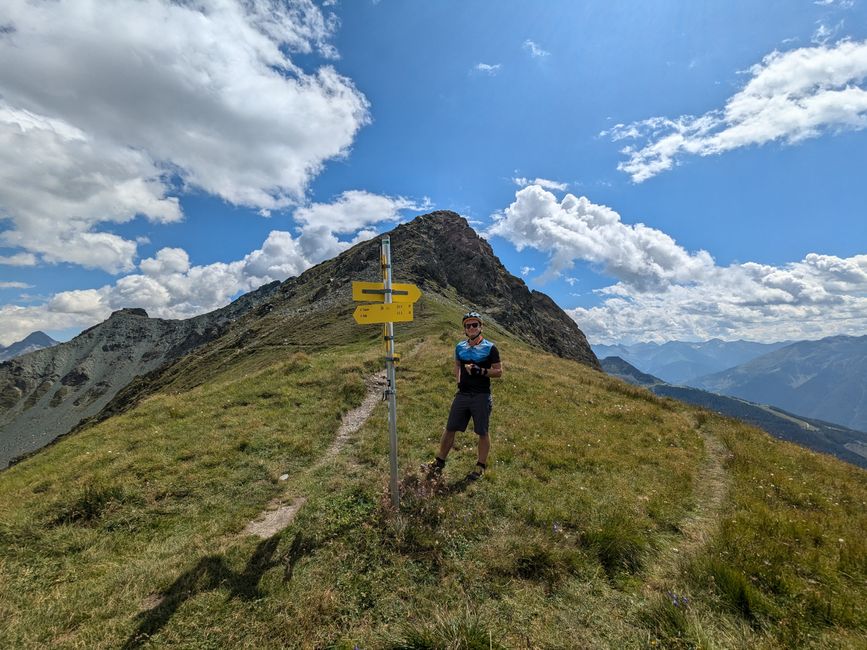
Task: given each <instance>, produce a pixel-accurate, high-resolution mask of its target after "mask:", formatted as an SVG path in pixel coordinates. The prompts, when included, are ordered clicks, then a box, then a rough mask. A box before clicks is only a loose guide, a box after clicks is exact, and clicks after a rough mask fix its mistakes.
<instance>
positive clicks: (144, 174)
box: [0, 0, 369, 272]
mask: <svg viewBox="0 0 867 650" xmlns="http://www.w3.org/2000/svg"><path fill="white" fill-rule="evenodd" d="M0 25H3V26H4V28H3V30H2V32H0V60H2V61H3V65H2V66H0V102H2V103H0V217H2V218H5V219H7V220H9V221H10V222H11V228H8V229H7V230H5V231H3V232H2V233H0V238H2V239H0V244H2V245H4V246H9V247H18V248H21V249H23V250H24V251H26V252H28V253H31V254H35V255H38V256H40V257H41V258H42V259H43V260H45V261H48V262H59V261H67V262H72V263H76V264H81V265H84V266H89V267H98V268H102V269H104V270H106V271H109V272H126V271H129V270H131V269H132V268H133V267H134V261H135V254H136V242H134V241H129V240H125V239H122V238H121V237H119V236H117V235H114V234H111V233H109V232H104V231H103V230H102V229H103V228H104V224H106V223H122V222H125V221H129V220H131V219H133V218H135V217H136V216H144V217H146V218H148V219H150V220H152V221H156V222H168V221H175V220H177V219H180V218H181V217H182V215H181V211H180V208H179V205H178V201H177V198H176V197H174V196H172V195H173V194H177V193H178V192H179V191H182V190H185V189H187V188H193V189H198V190H202V191H204V192H207V193H209V194H212V195H215V196H218V197H220V198H222V199H224V200H226V201H228V202H230V203H233V204H236V205H242V206H248V207H252V208H257V209H260V210H264V211H268V210H272V209H279V208H285V207H287V206H291V205H294V204H298V203H303V200H304V194H305V191H306V189H307V186H308V184H309V182H310V181H311V179H312V178H313V177H315V176H316V175H317V174H318V173H319V172H320V170H321V169H322V166H323V165H324V164H325V162H326V161H328V160H329V159H333V158H336V157H340V156H344V155H346V153H347V152H348V148H349V146H350V145H351V144H352V141H353V139H354V137H355V134H356V133H357V131H358V130H359V128H361V126H363V125H364V124H365V123H367V121H368V120H369V115H368V103H367V100H366V99H365V98H364V96H363V95H362V94H361V93H360V92H359V91H358V90H357V89H356V88H355V86H354V84H353V83H352V82H351V81H350V80H349V79H347V78H346V77H344V76H342V75H340V74H339V73H338V72H337V71H336V70H335V69H334V67H332V66H331V65H330V64H323V65H321V66H320V67H318V68H317V69H315V70H312V71H305V70H303V69H301V68H300V67H299V66H298V65H296V64H295V63H294V62H293V60H292V56H293V55H295V54H296V53H301V54H309V53H316V54H318V55H319V56H321V57H323V58H325V59H334V58H336V56H337V53H336V51H335V49H334V47H333V46H332V45H331V44H330V43H329V40H330V38H331V36H332V35H333V32H334V29H335V28H336V19H334V18H333V17H326V16H325V15H323V13H322V10H321V9H320V8H319V7H317V6H316V5H315V4H314V3H313V2H312V1H311V0H256V1H254V2H240V1H231V0H201V1H199V2H195V3H190V2H171V1H169V0H106V1H100V2H97V1H96V0H9V1H8V2H5V3H3V6H2V8H0Z"/></svg>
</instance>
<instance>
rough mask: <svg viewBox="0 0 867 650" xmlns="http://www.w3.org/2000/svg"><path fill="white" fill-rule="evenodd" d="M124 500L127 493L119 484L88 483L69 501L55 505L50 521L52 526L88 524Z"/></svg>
mask: <svg viewBox="0 0 867 650" xmlns="http://www.w3.org/2000/svg"><path fill="white" fill-rule="evenodd" d="M126 500H127V495H126V494H125V493H124V490H123V488H121V487H120V486H117V485H105V484H102V483H98V482H96V483H88V484H87V485H85V486H84V489H83V490H82V491H81V492H80V493H79V494H77V495H76V496H74V497H73V499H72V500H71V501H69V502H68V503H61V504H59V505H57V506H56V507H55V509H54V514H53V516H52V517H51V523H52V525H54V526H61V525H64V524H90V523H93V522H95V521H97V520H98V519H101V518H102V517H103V515H105V514H106V512H108V511H109V510H111V509H112V508H116V507H118V506H120V505H122V504H123V503H124V502H125V501H126Z"/></svg>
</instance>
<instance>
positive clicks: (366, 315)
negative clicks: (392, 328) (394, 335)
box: [352, 302, 412, 325]
mask: <svg viewBox="0 0 867 650" xmlns="http://www.w3.org/2000/svg"><path fill="white" fill-rule="evenodd" d="M352 317H353V318H354V319H355V322H356V323H358V324H359V325H372V324H374V323H404V322H407V321H411V320H412V305H411V304H405V303H399V302H397V303H396V302H393V303H391V304H390V305H386V304H375V305H359V306H358V307H356V308H355V312H354V313H353V314H352Z"/></svg>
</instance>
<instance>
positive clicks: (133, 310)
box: [109, 307, 149, 318]
mask: <svg viewBox="0 0 867 650" xmlns="http://www.w3.org/2000/svg"><path fill="white" fill-rule="evenodd" d="M128 317H134V318H149V316H148V313H147V312H146V311H145V310H144V309H142V308H141V307H124V308H123V309H118V310H117V311H114V312H112V313H111V316H109V318H128Z"/></svg>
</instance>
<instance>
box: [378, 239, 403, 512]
mask: <svg viewBox="0 0 867 650" xmlns="http://www.w3.org/2000/svg"><path fill="white" fill-rule="evenodd" d="M381 259H382V280H383V285H384V288H385V296H384V298H385V304H387V305H388V304H391V299H392V294H391V239H390V238H389V237H388V236H385V237H383V238H382V257H381ZM382 331H383V338H384V339H385V350H386V352H385V374H386V381H387V387H386V389H385V396H386V398H387V399H388V441H389V461H390V464H391V503H392V505H394V508H395V510H396V511H398V512H399V511H400V492H399V490H398V486H397V384H396V383H395V376H394V374H395V373H394V323H393V322H391V321H388V322H386V323H385V324H383V327H382Z"/></svg>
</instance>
